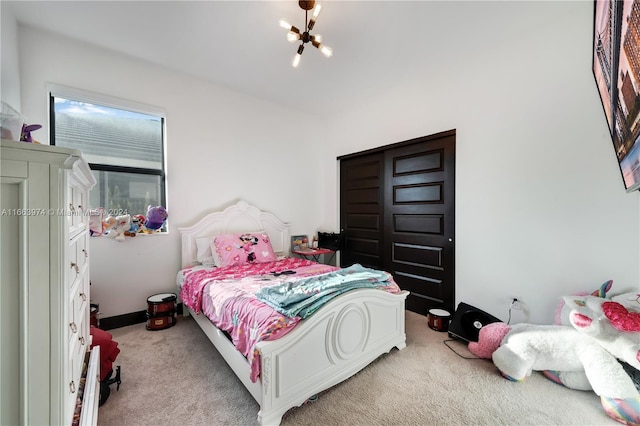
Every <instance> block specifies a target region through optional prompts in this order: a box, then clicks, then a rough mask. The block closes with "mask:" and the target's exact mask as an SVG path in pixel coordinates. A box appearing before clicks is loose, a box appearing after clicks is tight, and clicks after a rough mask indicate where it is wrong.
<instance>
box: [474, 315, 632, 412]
mask: <svg viewBox="0 0 640 426" xmlns="http://www.w3.org/2000/svg"><path fill="white" fill-rule="evenodd" d="M469 350H470V351H471V352H472V353H474V354H475V355H476V356H478V357H480V358H489V357H490V358H491V359H492V360H493V363H494V364H495V366H496V367H497V368H498V370H499V371H500V373H501V374H502V375H503V376H504V377H506V378H507V379H509V380H512V381H523V380H524V379H525V378H526V377H527V376H529V375H531V372H532V371H534V370H536V371H544V370H551V371H555V372H560V373H566V374H565V377H564V380H565V381H567V382H568V384H565V383H564V382H563V383H562V384H565V385H567V386H568V387H572V388H574V389H581V390H588V389H593V391H594V392H595V393H596V394H597V395H599V396H600V397H601V400H602V404H603V407H604V409H605V412H606V413H607V415H609V416H610V417H612V418H614V419H615V420H617V421H619V422H622V423H625V424H640V411H637V410H635V409H634V408H631V409H629V410H627V411H628V412H626V413H620V409H621V408H622V409H627V405H626V404H628V403H632V404H634V403H636V402H640V393H638V390H637V389H636V387H635V385H634V383H633V381H632V380H631V378H630V377H629V375H628V374H627V373H626V372H625V371H624V369H623V368H622V365H621V364H620V363H619V362H618V360H617V359H616V357H615V356H614V355H612V354H611V353H609V352H608V351H607V350H606V349H605V348H604V347H603V346H602V345H601V344H600V343H598V342H597V341H596V340H594V339H593V338H591V337H590V336H587V335H586V334H584V333H581V332H580V331H578V330H576V329H575V328H573V327H570V326H559V325H534V324H516V325H514V326H509V325H507V324H504V323H491V324H487V325H486V326H484V327H483V328H481V329H480V333H479V335H478V342H470V343H469ZM585 380H586V381H588V383H587V382H586V381H585ZM572 381H573V382H572ZM612 406H613V409H612ZM633 406H634V405H632V407H633Z"/></svg>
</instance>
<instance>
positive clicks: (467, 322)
mask: <svg viewBox="0 0 640 426" xmlns="http://www.w3.org/2000/svg"><path fill="white" fill-rule="evenodd" d="M492 322H501V321H500V320H499V319H498V318H496V317H494V316H493V315H491V314H488V313H486V312H485V311H483V310H480V309H478V308H476V307H474V306H471V305H467V304H466V303H464V302H460V303H459V304H458V309H456V312H455V313H454V314H453V318H452V319H451V324H449V330H448V331H449V337H453V338H456V339H461V340H465V341H467V342H477V341H478V334H479V333H480V329H481V328H482V327H484V326H485V325H487V324H491V323H492Z"/></svg>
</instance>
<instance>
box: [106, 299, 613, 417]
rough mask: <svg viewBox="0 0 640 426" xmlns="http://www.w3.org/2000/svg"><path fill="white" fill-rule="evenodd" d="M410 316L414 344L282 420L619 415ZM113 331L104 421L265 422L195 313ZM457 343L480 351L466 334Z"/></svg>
mask: <svg viewBox="0 0 640 426" xmlns="http://www.w3.org/2000/svg"><path fill="white" fill-rule="evenodd" d="M406 319H407V321H406V331H407V347H406V348H405V349H403V350H401V351H398V350H397V349H394V350H392V351H391V352H390V353H388V354H385V355H383V356H382V357H380V358H379V359H378V360H376V361H375V362H373V363H372V364H370V365H369V366H368V367H366V368H365V369H364V370H362V371H361V372H359V373H358V374H356V375H355V376H353V377H352V378H350V379H348V380H346V381H344V382H343V383H341V384H339V385H337V386H335V387H333V388H331V389H329V390H327V391H325V392H323V393H322V394H320V395H319V397H318V398H317V399H316V400H315V401H313V402H307V403H306V404H304V405H302V406H301V407H296V408H294V409H292V410H289V412H287V413H286V414H285V416H284V418H283V421H282V425H321V426H330V425H516V424H522V425H617V424H618V423H616V422H615V421H613V420H612V419H610V418H609V417H607V416H606V415H605V414H604V411H603V410H602V407H601V405H600V399H599V398H598V397H597V396H596V395H595V394H594V393H592V392H581V391H575V390H571V389H567V388H564V387H562V386H559V385H556V384H554V383H552V382H551V381H549V380H547V379H545V378H544V377H543V376H542V375H541V374H540V373H534V374H533V375H532V376H531V377H529V378H528V379H527V380H525V381H524V382H522V383H513V382H510V381H508V380H506V379H504V378H502V376H500V375H499V374H498V372H497V370H496V369H495V367H494V366H493V364H492V363H491V362H490V361H488V360H478V359H465V358H462V357H460V356H458V355H457V354H456V353H454V352H453V351H452V350H450V349H449V347H447V345H445V344H444V343H443V341H445V340H448V337H447V333H443V332H436V331H433V330H431V329H429V328H428V326H427V319H426V317H424V316H421V315H418V314H415V313H412V312H407V314H406ZM111 332H112V334H113V336H114V340H116V341H117V342H118V344H119V347H120V349H121V352H120V355H119V356H118V359H117V361H116V365H121V367H122V384H121V386H120V390H119V391H116V386H115V385H112V386H111V389H112V392H111V395H110V397H109V399H108V400H107V402H106V403H105V404H104V405H103V406H102V407H100V409H99V412H98V424H99V425H103V426H107V425H114V426H115V425H118V426H121V425H122V426H124V425H158V424H160V425H257V413H258V404H257V403H256V402H255V401H254V400H253V398H252V397H251V395H250V394H249V393H248V392H247V391H246V389H245V388H244V386H243V385H242V383H241V382H240V381H239V380H238V379H237V378H236V377H235V376H234V374H233V372H232V371H231V370H230V369H229V368H228V366H227V365H226V363H225V361H224V360H223V359H222V357H220V355H219V354H218V353H217V351H216V349H215V348H214V347H213V345H212V344H211V343H210V342H209V340H208V339H207V337H206V336H205V335H204V333H202V331H200V329H199V328H198V326H197V324H196V323H195V322H194V321H193V320H192V319H191V318H188V317H180V318H179V319H178V323H177V324H176V325H175V326H174V327H171V328H168V329H166V330H158V331H148V330H146V328H145V324H138V325H132V326H128V327H123V328H120V329H115V330H111ZM448 344H449V345H451V346H452V347H453V348H454V349H455V351H456V352H458V353H459V354H461V355H463V356H467V357H471V356H473V355H472V354H471V353H469V352H468V350H467V349H466V345H465V344H463V342H461V341H451V342H448Z"/></svg>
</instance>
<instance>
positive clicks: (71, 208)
mask: <svg viewBox="0 0 640 426" xmlns="http://www.w3.org/2000/svg"><path fill="white" fill-rule="evenodd" d="M69 210H71V212H72V213H73V212H75V211H76V209H75V207H73V204H71V203H69Z"/></svg>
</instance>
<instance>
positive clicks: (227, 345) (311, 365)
mask: <svg viewBox="0 0 640 426" xmlns="http://www.w3.org/2000/svg"><path fill="white" fill-rule="evenodd" d="M179 231H180V233H181V235H182V267H183V268H184V267H189V266H192V265H194V264H196V263H197V262H196V238H198V237H210V236H214V235H220V234H226V233H233V232H256V231H266V232H267V233H268V234H269V237H270V239H271V243H272V246H273V249H274V251H275V252H276V254H278V255H281V256H288V255H289V245H290V237H289V236H290V232H289V224H287V223H285V222H283V221H281V220H280V219H278V218H277V217H276V216H274V215H273V214H271V213H268V212H263V211H261V210H260V209H258V208H257V207H255V206H252V205H250V204H248V203H247V202H245V201H242V200H241V201H238V202H237V203H236V204H233V205H230V206H229V207H227V208H225V209H224V210H222V211H218V212H213V213H209V214H207V215H206V216H204V217H203V218H202V219H200V220H199V221H197V222H196V223H195V224H194V225H192V226H188V227H181V228H179ZM407 295H408V292H406V291H403V292H401V293H399V294H392V293H388V292H385V291H381V290H378V289H357V290H352V291H349V292H347V293H344V294H342V295H340V296H338V297H336V298H335V299H333V300H331V301H330V302H329V303H327V304H326V305H324V306H323V307H322V308H320V309H319V310H318V311H317V312H315V313H314V314H313V315H311V316H310V317H308V318H307V319H304V320H301V321H300V322H299V323H298V325H297V326H296V327H295V328H294V329H293V330H292V331H291V332H289V333H288V334H286V335H285V336H283V337H281V338H279V339H277V340H269V341H261V342H258V343H257V344H256V348H257V349H258V350H259V351H260V360H261V370H260V371H261V373H260V377H259V378H258V380H257V381H256V382H252V381H251V380H250V365H249V362H248V361H247V359H246V358H245V357H244V356H243V355H242V354H241V353H240V352H238V351H237V350H236V348H235V347H234V346H233V344H232V343H231V341H230V340H229V339H228V338H227V336H226V335H225V333H224V332H222V331H221V330H219V329H218V328H217V327H215V325H213V323H212V322H211V321H210V320H209V319H208V318H207V317H206V316H205V315H204V314H195V312H194V311H192V310H191V309H187V308H186V307H185V308H186V309H185V312H188V313H189V314H191V315H192V317H193V318H194V319H195V321H196V323H197V324H198V325H199V326H200V327H201V328H202V330H203V332H204V333H205V335H206V336H207V337H208V338H209V339H210V340H211V342H212V343H213V345H214V346H215V347H216V348H217V349H218V351H219V352H220V354H221V355H222V356H223V358H224V359H225V360H226V361H227V363H228V364H229V366H230V367H231V369H232V370H233V371H234V372H235V374H236V375H237V376H238V378H239V379H240V381H241V382H242V383H243V384H244V385H245V387H246V388H247V390H249V392H250V393H251V395H252V396H253V398H254V399H255V400H256V401H257V402H258V404H259V405H260V411H259V413H258V421H259V422H260V424H262V425H273V424H279V423H280V421H281V419H282V416H283V414H284V413H285V412H286V411H287V410H289V409H290V408H292V407H297V406H300V405H302V404H303V403H304V402H305V401H306V400H307V399H309V398H310V397H312V396H313V395H315V394H317V393H319V392H321V391H323V390H326V389H328V388H330V387H331V386H334V385H336V384H338V383H340V382H342V381H343V380H345V379H347V378H349V377H351V376H352V375H354V374H355V373H357V372H358V371H360V370H361V369H363V368H364V367H365V366H367V365H368V364H370V363H371V362H372V361H374V360H375V359H376V358H378V357H379V356H380V355H382V354H384V353H387V352H389V351H391V349H393V348H394V347H396V348H398V349H402V348H404V347H405V346H406V343H405V341H406V335H405V326H404V318H405V311H404V304H405V299H406V297H407Z"/></svg>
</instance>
